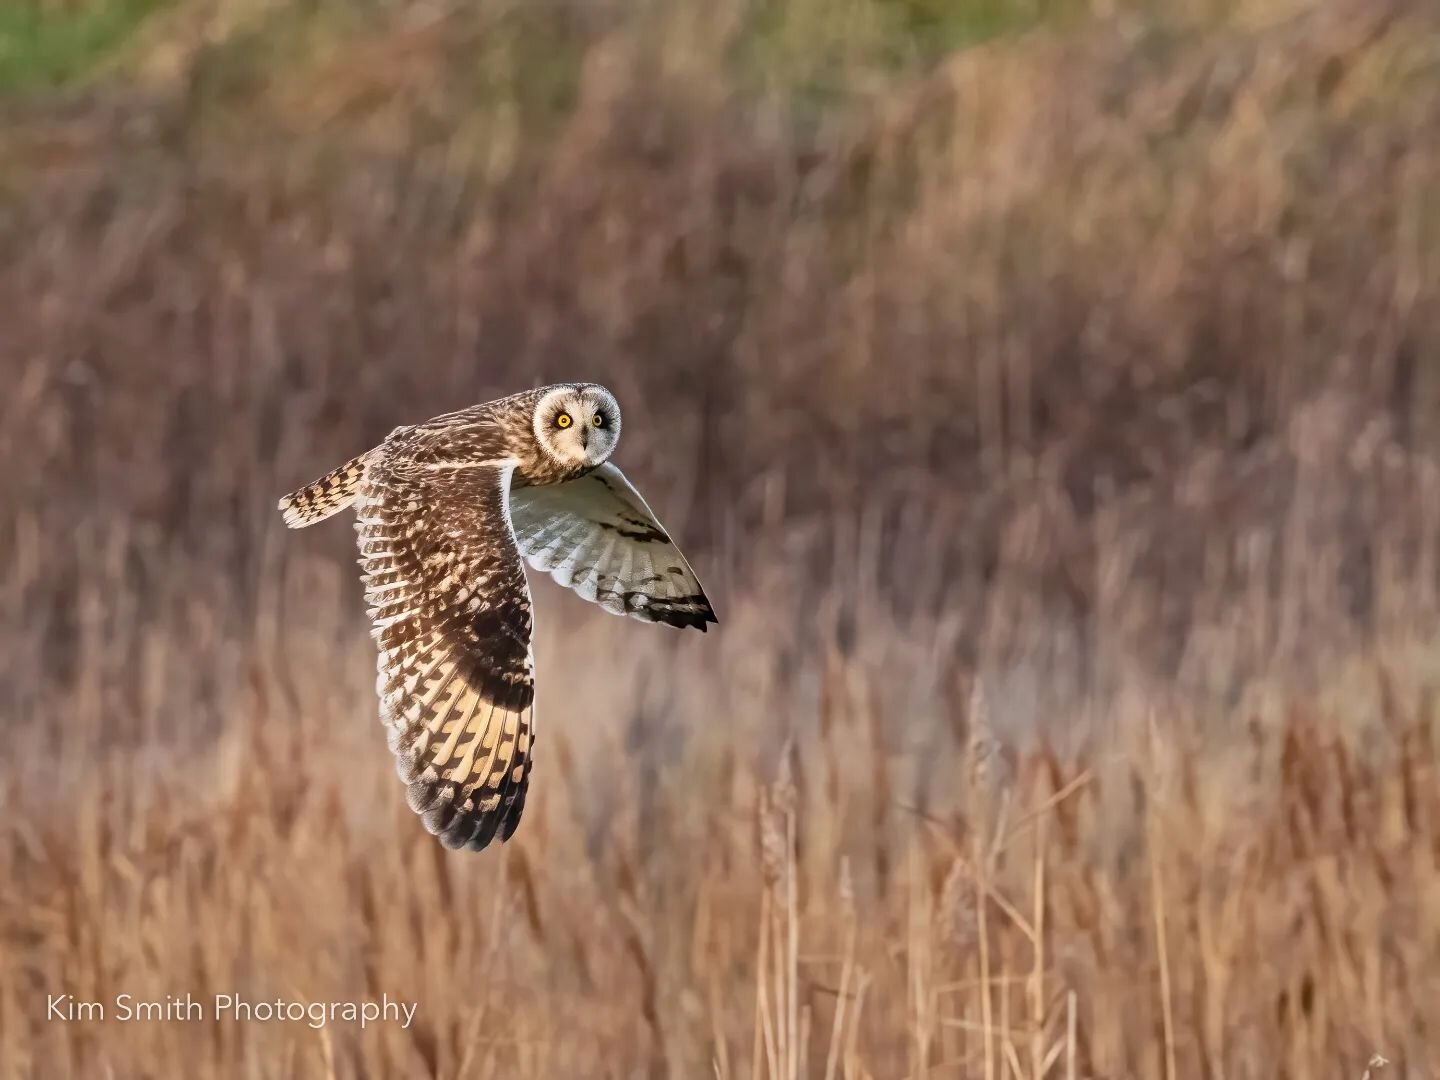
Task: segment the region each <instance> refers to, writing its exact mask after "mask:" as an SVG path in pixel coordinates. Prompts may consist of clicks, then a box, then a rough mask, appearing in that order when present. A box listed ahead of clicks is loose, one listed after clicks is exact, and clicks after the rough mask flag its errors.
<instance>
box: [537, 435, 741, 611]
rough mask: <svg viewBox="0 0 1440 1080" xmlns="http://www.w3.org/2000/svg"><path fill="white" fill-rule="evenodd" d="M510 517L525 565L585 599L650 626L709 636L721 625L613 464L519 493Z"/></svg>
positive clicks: (650, 514) (692, 575)
mask: <svg viewBox="0 0 1440 1080" xmlns="http://www.w3.org/2000/svg"><path fill="white" fill-rule="evenodd" d="M510 512H511V520H512V522H513V525H514V529H515V539H516V543H517V544H518V545H519V548H520V553H521V554H522V555H524V557H525V560H526V561H527V562H529V563H530V565H531V566H533V567H535V569H537V570H543V571H545V572H546V573H548V574H550V575H551V576H552V577H553V578H554V579H555V580H556V581H557V582H559V583H560V584H561V585H563V586H565V587H566V588H569V589H574V590H575V592H576V593H578V594H579V595H580V596H582V597H583V598H584V599H586V600H590V601H592V602H593V603H597V604H599V605H600V606H601V607H603V608H605V610H607V611H611V612H614V613H615V614H617V615H622V614H623V615H631V616H633V617H634V618H637V619H642V620H644V621H646V622H661V623H666V624H668V625H671V626H693V627H696V628H697V629H700V630H704V629H705V628H706V624H708V623H713V622H716V621H717V620H716V618H715V612H714V609H713V608H712V607H711V606H710V601H709V600H708V599H707V598H706V596H705V590H704V588H703V587H701V585H700V579H699V578H698V577H696V575H695V571H694V570H693V569H691V567H690V564H689V563H688V562H687V561H686V560H685V556H684V555H682V554H681V553H680V549H679V548H678V547H676V546H675V543H674V541H673V540H671V539H670V535H669V534H668V533H667V532H666V531H665V529H664V527H663V526H662V525H661V524H660V522H659V521H658V520H657V519H656V517H655V515H654V513H653V512H652V511H651V510H650V507H648V506H647V505H645V500H644V499H643V498H641V497H640V493H639V492H638V491H636V490H635V488H634V487H633V486H631V484H630V482H629V481H628V480H626V479H625V474H624V473H622V472H621V471H620V470H619V469H618V468H617V467H616V466H614V465H612V464H609V463H608V462H607V463H606V464H604V465H601V466H600V467H599V468H597V469H595V470H594V471H593V472H591V473H588V474H586V475H585V476H582V477H581V478H579V479H578V480H570V481H567V482H565V483H563V484H550V485H545V486H539V487H522V488H517V489H515V491H513V492H512V493H511V500H510Z"/></svg>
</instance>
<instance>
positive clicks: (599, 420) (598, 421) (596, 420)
mask: <svg viewBox="0 0 1440 1080" xmlns="http://www.w3.org/2000/svg"><path fill="white" fill-rule="evenodd" d="M590 423H592V424H594V425H595V426H596V427H604V426H605V414H604V413H598V412H597V413H596V414H595V415H594V416H592V417H591V418H590Z"/></svg>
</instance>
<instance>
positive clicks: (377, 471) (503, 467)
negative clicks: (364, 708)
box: [356, 460, 535, 851]
mask: <svg viewBox="0 0 1440 1080" xmlns="http://www.w3.org/2000/svg"><path fill="white" fill-rule="evenodd" d="M510 473H511V467H510V466H509V465H508V464H505V463H494V464H485V465H467V466H464V467H450V466H441V467H429V468H424V467H418V466H416V465H414V464H413V463H394V462H388V461H384V460H382V461H380V462H378V463H376V464H375V465H374V466H373V467H372V468H368V469H367V472H366V477H365V483H364V486H363V488H362V491H361V495H360V498H359V499H358V500H357V505H358V517H359V521H358V524H357V525H356V529H357V530H358V531H359V545H360V564H361V566H362V567H363V568H364V581H365V596H366V600H367V601H368V602H369V604H370V618H371V620H372V622H373V624H374V631H373V632H374V636H375V639H376V641H377V642H378V643H379V647H380V661H379V677H378V679H377V680H376V690H377V691H378V693H379V695H380V717H381V719H382V720H383V721H384V723H385V725H386V727H387V729H388V737H389V742H390V748H391V750H393V751H394V752H395V756H396V768H397V771H398V772H399V774H400V778H401V779H402V780H404V781H405V783H406V785H407V786H408V789H409V790H408V792H407V801H408V802H409V804H410V808H411V809H412V810H414V811H415V812H416V813H418V814H420V815H421V817H422V819H423V820H424V823H425V827H426V828H427V829H428V830H429V831H430V832H432V833H434V834H435V835H436V836H438V837H439V838H440V840H441V842H442V843H444V844H445V845H446V846H447V847H452V848H460V847H469V848H472V849H474V850H476V851H478V850H480V849H481V848H483V847H485V846H486V845H487V844H489V843H490V841H491V840H493V839H494V838H495V837H496V836H497V835H498V836H499V837H500V839H501V840H508V839H509V838H510V836H511V834H512V833H514V831H515V827H516V825H518V824H519V822H520V814H521V811H522V810H523V808H524V805H525V790H526V786H527V785H528V784H529V781H530V775H529V774H530V750H531V741H532V739H533V732H532V726H531V725H532V708H533V702H534V697H535V682H534V674H533V671H534V667H533V663H532V659H531V652H530V631H531V620H530V590H529V587H528V585H527V584H526V581H525V569H524V567H523V566H522V565H521V563H520V557H519V553H518V551H517V550H516V547H515V539H514V535H513V534H512V532H511V529H510V522H509V515H508V510H507V499H508V494H509V487H510Z"/></svg>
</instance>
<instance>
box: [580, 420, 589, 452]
mask: <svg viewBox="0 0 1440 1080" xmlns="http://www.w3.org/2000/svg"><path fill="white" fill-rule="evenodd" d="M580 449H581V450H589V449H590V425H589V424H586V425H585V426H584V427H582V428H581V429H580Z"/></svg>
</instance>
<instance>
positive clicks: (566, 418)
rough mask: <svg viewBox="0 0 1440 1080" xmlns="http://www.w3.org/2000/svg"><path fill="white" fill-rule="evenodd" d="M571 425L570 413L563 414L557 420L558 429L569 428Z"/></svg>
mask: <svg viewBox="0 0 1440 1080" xmlns="http://www.w3.org/2000/svg"><path fill="white" fill-rule="evenodd" d="M570 423H571V421H570V414H569V413H568V412H562V413H561V414H560V415H559V416H557V417H556V418H555V426H556V427H561V428H567V427H569V426H570Z"/></svg>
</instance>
